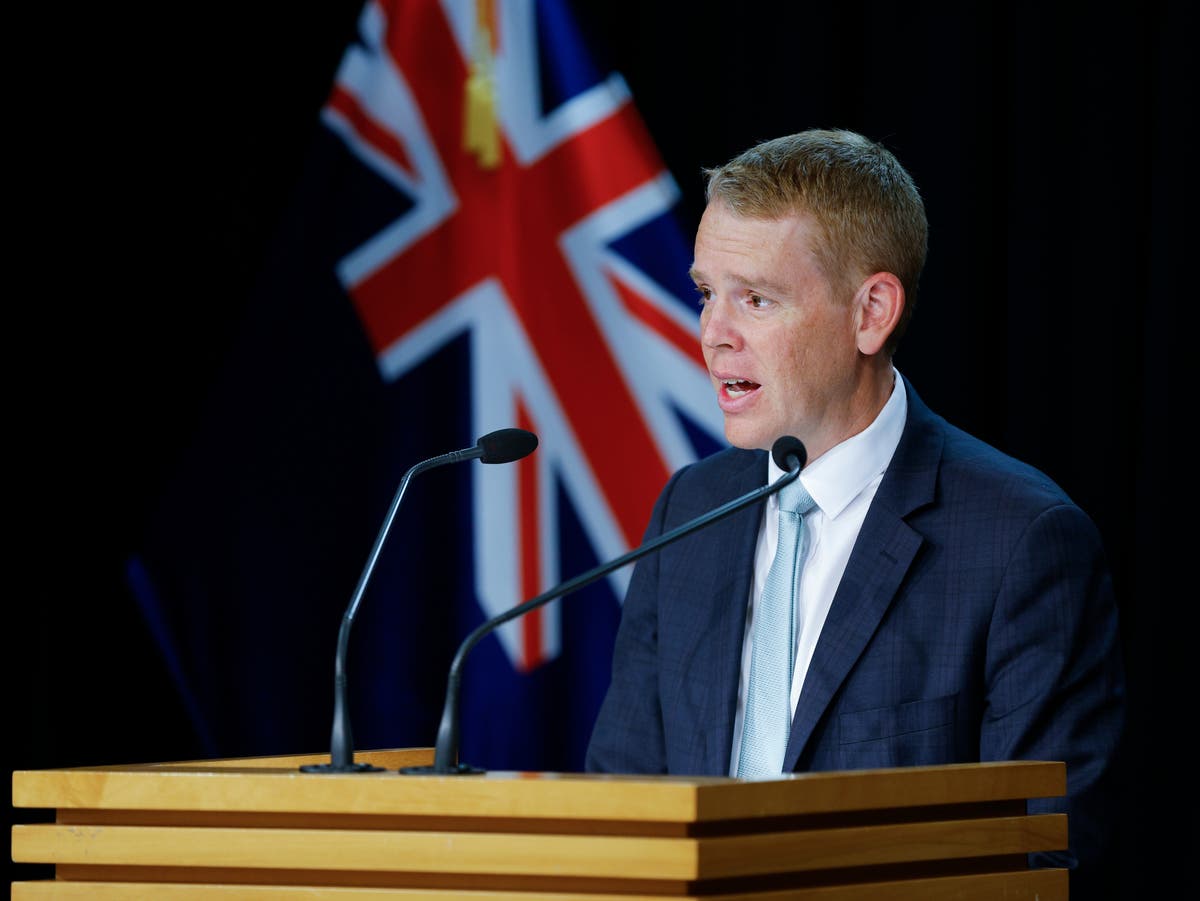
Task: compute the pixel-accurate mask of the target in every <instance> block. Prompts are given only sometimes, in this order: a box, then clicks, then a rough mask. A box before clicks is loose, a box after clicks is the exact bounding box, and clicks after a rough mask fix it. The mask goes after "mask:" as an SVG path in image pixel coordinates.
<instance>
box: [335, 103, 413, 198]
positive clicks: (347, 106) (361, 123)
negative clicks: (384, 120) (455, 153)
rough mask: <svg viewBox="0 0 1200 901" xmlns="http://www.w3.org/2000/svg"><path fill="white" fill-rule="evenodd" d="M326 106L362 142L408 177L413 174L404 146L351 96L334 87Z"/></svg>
mask: <svg viewBox="0 0 1200 901" xmlns="http://www.w3.org/2000/svg"><path fill="white" fill-rule="evenodd" d="M328 106H330V107H332V108H333V109H334V110H336V111H337V112H339V113H341V115H342V116H343V118H345V119H346V121H347V122H349V123H350V126H351V127H352V128H353V129H354V131H355V132H356V133H357V134H358V135H359V136H360V137H361V138H362V139H363V141H365V142H366V143H368V144H370V145H371V146H372V147H374V148H375V149H376V150H377V151H379V153H381V154H383V155H384V156H386V157H387V158H388V159H390V160H391V161H392V162H393V163H395V164H396V165H397V166H399V167H400V168H401V169H403V170H404V171H405V172H406V173H408V175H410V176H411V175H412V174H413V168H412V163H410V162H409V159H408V154H407V153H405V152H404V145H403V144H401V143H400V142H399V141H398V140H397V139H396V138H395V137H394V136H393V135H392V133H391V132H389V131H387V130H385V129H384V128H383V126H381V125H380V124H379V123H378V122H377V121H376V120H375V119H374V118H372V117H371V115H370V114H369V113H368V112H367V111H366V110H365V109H363V108H362V106H361V105H359V102H358V100H357V99H355V97H354V96H353V95H351V94H349V93H347V92H346V91H345V90H344V89H343V88H342V87H341V86H340V85H336V86H335V87H334V89H333V92H332V94H331V95H330V97H329V103H328Z"/></svg>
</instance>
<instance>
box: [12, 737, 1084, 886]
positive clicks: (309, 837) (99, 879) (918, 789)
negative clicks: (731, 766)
mask: <svg viewBox="0 0 1200 901" xmlns="http://www.w3.org/2000/svg"><path fill="white" fill-rule="evenodd" d="M356 759H357V760H358V761H359V762H369V763H373V764H375V765H376V766H380V767H384V768H385V770H384V771H383V772H375V773H360V774H344V775H343V774H336V775H327V774H309V773H302V772H300V771H299V769H298V767H299V766H300V764H302V763H322V762H324V761H326V760H328V757H327V756H325V757H323V756H321V755H308V756H304V757H270V758H248V759H234V760H216V761H196V762H185V763H168V764H153V765H140V766H105V767H78V768H71V769H55V770H27V771H17V772H14V773H13V787H12V798H13V806H14V807H19V808H45V809H53V810H54V811H55V821H54V822H52V823H51V822H43V823H31V824H22V825H16V826H14V827H13V830H12V859H13V861H14V862H16V863H36V864H53V865H54V867H55V877H56V878H55V879H53V880H49V879H47V880H36V881H27V882H15V883H13V885H12V897H13V898H14V899H18V901H28V899H48V898H54V899H76V898H89V899H99V901H115V899H118V898H119V899H139V901H140V899H164V901H192V899H210V898H211V899H225V901H230V899H247V901H268V899H284V901H286V899H301V898H303V899H306V901H383V899H407V901H414V899H447V898H463V899H479V901H485V899H487V901H515V899H529V898H535V899H542V901H565V899H568V898H577V899H592V901H600V899H606V901H645V899H650V898H705V899H720V901H732V899H771V901H782V899H785V898H787V899H810V901H818V899H819V901H866V899H872V901H874V899H892V898H895V899H907V901H916V899H920V901H949V899H976V898H979V899H983V898H996V899H1000V898H1003V899H1005V901H1016V899H1029V901H1034V899H1039V901H1052V899H1065V898H1066V897H1067V873H1066V871H1065V870H1062V869H1029V868H1028V867H1027V864H1026V860H1027V858H1026V853H1027V852H1031V851H1048V850H1059V849H1063V848H1065V847H1066V844H1067V822H1066V816H1065V814H1046V815H1028V814H1027V813H1026V804H1025V802H1026V800H1027V799H1029V798H1039V797H1049V796H1058V795H1062V794H1064V793H1065V791H1066V769H1065V766H1064V765H1063V764H1062V763H1056V762H1013V763H981V764H956V765H951V766H939V767H913V768H904V769H887V770H858V771H847V772H831V773H805V774H796V775H794V776H789V777H782V778H780V779H778V780H770V781H764V782H742V781H739V780H736V779H726V778H679V777H617V776H595V775H581V774H556V773H511V772H497V773H486V774H481V775H472V776H432V775H418V776H413V775H403V774H400V773H398V772H397V770H398V769H399V768H400V767H404V766H413V765H424V764H428V763H430V762H431V761H432V752H431V751H430V750H428V749H412V750H398V751H376V752H359V754H358V755H357V757H356Z"/></svg>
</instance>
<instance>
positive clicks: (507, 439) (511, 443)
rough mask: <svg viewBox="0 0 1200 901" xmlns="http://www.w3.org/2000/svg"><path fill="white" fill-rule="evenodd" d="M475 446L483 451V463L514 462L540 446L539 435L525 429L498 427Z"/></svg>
mask: <svg viewBox="0 0 1200 901" xmlns="http://www.w3.org/2000/svg"><path fill="white" fill-rule="evenodd" d="M475 446H476V447H478V448H479V449H480V450H481V451H483V455H482V456H481V457H480V458H479V459H480V461H482V462H483V463H512V462H513V461H514V460H520V459H521V458H522V457H528V456H529V455H530V454H532V453H533V451H534V449H535V448H536V447H537V446H538V439H537V435H535V434H533V432H527V431H525V430H524V429H497V430H496V431H494V432H488V433H487V434H486V435H484V436H483V437H482V438H480V439H479V440H478V441H477V442H475Z"/></svg>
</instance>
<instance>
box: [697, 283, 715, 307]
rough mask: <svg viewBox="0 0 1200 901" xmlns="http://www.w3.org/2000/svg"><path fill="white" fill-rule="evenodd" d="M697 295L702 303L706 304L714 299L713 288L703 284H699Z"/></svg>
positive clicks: (702, 304)
mask: <svg viewBox="0 0 1200 901" xmlns="http://www.w3.org/2000/svg"><path fill="white" fill-rule="evenodd" d="M696 297H697V298H698V299H699V302H700V305H701V306H704V304H706V303H707V302H708V301H709V300H711V299H712V289H710V288H706V287H704V286H703V285H697V286H696Z"/></svg>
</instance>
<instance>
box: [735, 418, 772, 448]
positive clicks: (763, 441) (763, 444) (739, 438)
mask: <svg viewBox="0 0 1200 901" xmlns="http://www.w3.org/2000/svg"><path fill="white" fill-rule="evenodd" d="M778 437H779V436H778V435H775V436H773V437H766V436H764V435H762V434H760V433H759V432H758V431H756V430H753V429H748V428H745V427H744V426H742V425H741V424H739V423H731V422H729V420H726V421H725V440H726V441H728V442H729V443H730V444H732V445H733V446H734V447H740V448H741V449H742V450H765V451H769V450H770V449H771V447H772V445H774V443H775V439H776V438H778Z"/></svg>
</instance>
